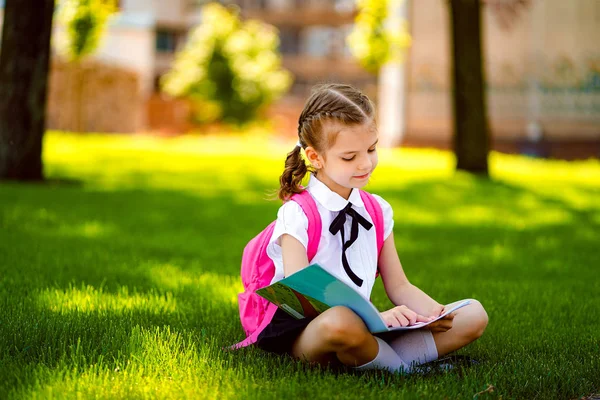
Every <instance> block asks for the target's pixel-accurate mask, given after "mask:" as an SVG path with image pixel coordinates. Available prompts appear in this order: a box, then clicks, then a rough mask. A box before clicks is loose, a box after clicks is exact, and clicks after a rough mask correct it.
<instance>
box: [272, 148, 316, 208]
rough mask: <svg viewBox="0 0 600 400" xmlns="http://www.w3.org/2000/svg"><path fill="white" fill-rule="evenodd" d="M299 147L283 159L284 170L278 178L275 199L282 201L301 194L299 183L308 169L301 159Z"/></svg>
mask: <svg viewBox="0 0 600 400" xmlns="http://www.w3.org/2000/svg"><path fill="white" fill-rule="evenodd" d="M300 150H301V148H300V146H296V147H295V148H294V150H292V151H291V152H289V153H288V155H287V157H286V159H285V169H284V170H283V173H282V174H281V177H279V184H280V187H279V191H278V193H277V197H279V198H280V199H281V200H283V201H287V200H289V198H290V197H291V196H292V195H293V194H295V193H300V192H302V188H301V187H300V183H301V182H302V179H303V178H304V175H306V173H307V172H308V167H307V166H306V163H305V162H304V159H303V158H302V155H301V152H300Z"/></svg>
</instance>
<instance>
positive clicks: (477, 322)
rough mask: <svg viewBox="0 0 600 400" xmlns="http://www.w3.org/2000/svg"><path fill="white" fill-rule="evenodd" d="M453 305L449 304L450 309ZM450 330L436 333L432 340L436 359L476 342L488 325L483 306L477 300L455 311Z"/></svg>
mask: <svg viewBox="0 0 600 400" xmlns="http://www.w3.org/2000/svg"><path fill="white" fill-rule="evenodd" d="M453 304H455V303H452V304H449V305H448V306H449V307H451V306H452V305H453ZM455 313H456V314H455V316H454V320H453V321H452V329H450V330H448V331H446V332H436V333H434V334H433V340H434V341H435V346H436V347H437V351H438V357H442V356H444V355H446V354H448V353H451V352H453V351H455V350H458V349H460V348H462V347H464V346H466V345H468V344H469V343H471V342H473V341H475V340H477V339H478V338H479V337H480V336H481V335H482V334H483V331H484V330H485V327H486V326H487V324H488V316H487V313H486V312H485V310H484V308H483V306H482V305H481V303H480V302H478V301H477V300H471V304H469V305H468V306H465V307H462V308H459V309H458V310H456V311H455Z"/></svg>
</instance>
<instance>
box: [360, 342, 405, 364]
mask: <svg viewBox="0 0 600 400" xmlns="http://www.w3.org/2000/svg"><path fill="white" fill-rule="evenodd" d="M375 340H377V343H378V344H379V350H378V352H377V356H376V357H375V358H374V359H373V360H371V361H369V362H368V363H366V364H363V365H359V366H358V367H355V369H357V370H359V371H363V370H367V369H387V370H388V371H391V372H404V371H407V370H408V365H407V364H405V363H404V362H403V361H402V359H401V358H400V357H399V356H398V354H396V352H395V351H394V349H392V348H391V347H390V345H389V344H387V343H386V342H385V340H383V339H380V338H378V337H377V336H375Z"/></svg>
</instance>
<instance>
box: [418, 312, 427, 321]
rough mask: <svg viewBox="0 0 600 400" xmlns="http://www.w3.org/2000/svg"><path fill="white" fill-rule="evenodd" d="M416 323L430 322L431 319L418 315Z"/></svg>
mask: <svg viewBox="0 0 600 400" xmlns="http://www.w3.org/2000/svg"><path fill="white" fill-rule="evenodd" d="M416 322H429V318H427V317H424V316H422V315H421V314H417V320H416Z"/></svg>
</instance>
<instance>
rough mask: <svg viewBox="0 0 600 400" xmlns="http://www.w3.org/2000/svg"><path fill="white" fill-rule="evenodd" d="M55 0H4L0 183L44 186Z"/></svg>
mask: <svg viewBox="0 0 600 400" xmlns="http://www.w3.org/2000/svg"><path fill="white" fill-rule="evenodd" d="M53 13H54V0H6V5H5V9H4V28H3V30H2V47H1V52H2V53H1V54H0V179H14V180H24V181H29V180H42V179H43V170H42V169H43V168H42V138H43V135H44V130H45V122H46V92H47V81H48V69H49V60H50V34H51V31H52V15H53Z"/></svg>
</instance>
